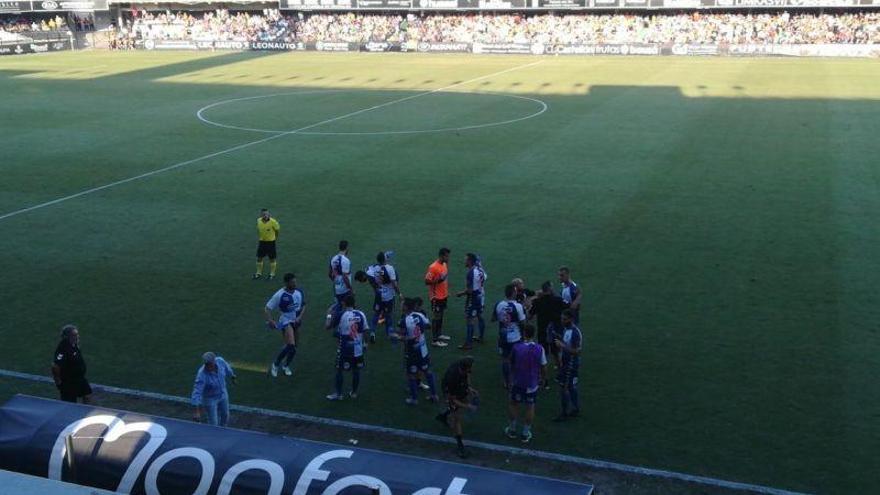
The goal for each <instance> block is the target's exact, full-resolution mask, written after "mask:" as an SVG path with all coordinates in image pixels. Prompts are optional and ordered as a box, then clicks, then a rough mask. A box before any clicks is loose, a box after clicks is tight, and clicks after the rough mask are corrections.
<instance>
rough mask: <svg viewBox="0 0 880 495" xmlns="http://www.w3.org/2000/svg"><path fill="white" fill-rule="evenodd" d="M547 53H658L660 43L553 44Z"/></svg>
mask: <svg viewBox="0 0 880 495" xmlns="http://www.w3.org/2000/svg"><path fill="white" fill-rule="evenodd" d="M548 53H553V54H557V55H660V45H657V44H653V43H623V44H591V45H555V46H553V47H551V48H549V49H548Z"/></svg>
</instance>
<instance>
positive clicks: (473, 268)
mask: <svg viewBox="0 0 880 495" xmlns="http://www.w3.org/2000/svg"><path fill="white" fill-rule="evenodd" d="M464 266H465V268H467V275H466V278H465V289H464V290H463V291H461V292H458V293H457V294H456V297H461V296H467V298H466V300H465V303H464V312H465V318H466V319H467V333H466V335H465V341H464V344H461V345H460V346H458V348H459V349H462V350H465V351H467V350H470V349H472V348H473V342H474V341H477V342H482V341H483V337H484V335H485V333H486V321H485V320H483V306H484V305H485V300H484V296H483V286H484V285H485V284H486V279H487V278H488V277H487V275H486V271H485V270H484V269H483V265H482V263H481V262H480V258H479V257H478V256H477V255H476V254H474V253H467V254H466V255H465V259H464ZM475 326H478V328H479V330H480V336H479V337H474V327H475Z"/></svg>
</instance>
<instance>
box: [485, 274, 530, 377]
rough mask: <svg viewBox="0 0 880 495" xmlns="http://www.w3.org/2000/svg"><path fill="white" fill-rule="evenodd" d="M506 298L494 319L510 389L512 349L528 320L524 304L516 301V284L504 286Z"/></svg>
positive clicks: (493, 314) (497, 309) (502, 369)
mask: <svg viewBox="0 0 880 495" xmlns="http://www.w3.org/2000/svg"><path fill="white" fill-rule="evenodd" d="M504 298H505V299H504V300H503V301H501V302H499V303H498V304H496V305H495V312H494V313H492V321H497V322H498V354H499V355H500V356H501V376H502V379H503V380H504V388H505V389H510V351H511V350H512V349H513V345H514V344H516V343H517V342H519V341H520V340H522V332H521V329H520V325H522V324H523V323H525V321H526V312H525V309H524V308H523V306H522V304H520V303H518V302H517V301H516V286H515V285H513V284H508V285H507V286H506V287H505V288H504Z"/></svg>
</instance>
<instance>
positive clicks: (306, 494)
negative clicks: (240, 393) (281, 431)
mask: <svg viewBox="0 0 880 495" xmlns="http://www.w3.org/2000/svg"><path fill="white" fill-rule="evenodd" d="M67 445H71V446H72V448H71V450H72V461H73V462H72V463H69V461H70V460H71V459H70V458H69V457H68V456H69V454H70V453H68V452H67ZM71 466H72V469H71ZM0 469H6V470H9V471H16V472H20V473H25V474H31V475H35V476H42V477H47V478H49V479H54V480H64V481H69V482H75V483H77V484H80V485H87V486H93V487H96V488H102V489H106V490H115V491H119V492H122V493H132V494H136V495H138V494H147V495H158V494H162V493H164V494H169V493H187V494H189V493H192V494H195V495H215V494H216V495H229V494H230V493H235V494H237V495H238V494H241V495H249V494H254V495H256V494H260V495H263V494H268V495H280V494H282V493H283V494H292V495H361V494H362V495H369V494H375V493H378V494H380V495H402V494H407V495H520V494H521V495H589V494H590V493H591V492H592V487H591V486H589V485H582V484H577V483H569V482H564V481H558V480H552V479H548V478H540V477H535V476H526V475H522V474H517V473H509V472H503V471H495V470H491V469H484V468H479V467H473V466H467V465H462V464H453V463H448V462H442V461H433V460H430V459H424V458H417V457H408V456H403V455H396V454H387V453H384V452H377V451H373V450H366V449H358V448H349V447H342V446H338V445H333V444H327V443H320V442H311V441H305V440H297V439H290V438H284V437H278V436H272V435H266V434H261V433H256V432H250V431H242V430H235V429H229V428H219V427H214V426H207V425H202V424H198V423H190V422H187V421H179V420H174V419H168V418H162V417H155V416H144V415H140V414H135V413H129V412H124V411H116V410H110V409H103V408H97V407H91V406H84V405H78V404H70V403H65V402H59V401H54V400H48V399H38V398H34V397H27V396H22V395H17V396H15V397H13V398H12V399H10V400H9V401H8V402H7V403H6V404H4V405H3V406H2V407H0Z"/></svg>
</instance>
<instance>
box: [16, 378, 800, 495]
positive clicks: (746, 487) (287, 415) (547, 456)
mask: <svg viewBox="0 0 880 495" xmlns="http://www.w3.org/2000/svg"><path fill="white" fill-rule="evenodd" d="M0 376H5V377H10V378H18V379H22V380H30V381H34V382H41V383H53V382H52V379H51V378H49V377H48V376H40V375H32V374H30V373H21V372H19V371H12V370H4V369H0ZM91 386H92V389H94V390H98V391H101V392H106V393H111V394H119V395H128V396H132V397H138V398H146V399H154V400H161V401H166V402H177V403H180V404H187V405H188V404H190V399H188V398H186V397H180V396H176V395H168V394H161V393H158V392H146V391H143V390H134V389H130V388H121V387H113V386H110V385H98V384H95V383H93V384H91ZM230 409H232V410H233V411H236V412H241V413H247V414H259V415H263V416H269V417H275V418H283V419H290V420H294V421H301V422H305V423H313V424H320V425H327V426H333V427H339V428H348V429H352V430H360V431H366V432H370V433H382V434H387V435H393V436H396V437H400V438H401V439H406V438H417V439H419V440H427V441H430V442H439V443H445V444H454V443H455V440H454V439H453V438H451V437H448V436H440V435H432V434H430V433H422V432H418V431H410V430H400V429H397V428H388V427H385V426H376V425H369V424H363V423H353V422H350V421H344V420H340V419H332V418H322V417H319V416H309V415H307V414H298V413H291V412H285V411H276V410H274V409H264V408H261V407H251V406H240V405H236V404H233V405H231V406H230ZM432 421H433V420H432ZM468 445H470V446H472V447H477V448H480V449H484V450H488V451H491V452H497V453H501V454H506V455H516V456H524V457H531V458H535V459H540V460H546V461H558V462H566V463H570V464H577V465H581V466H585V467H590V468H593V469H605V470H611V471H618V472H622V473H626V474H631V475H639V476H651V477H655V478H663V479H668V480H676V481H684V482H688V483H696V484H701V485H706V486H712V487H716V488H724V489H728V490H737V491H742V492H746V493H760V494H764V495H804V494H802V493H799V492H792V491H788V490H782V489H779V488H771V487H767V486H762V485H753V484H750V483H740V482H738V481H727V480H721V479H717V478H710V477H707V476H696V475H692V474H686V473H678V472H675V471H667V470H664V469H653V468H646V467H641V466H631V465H629V464H621V463H618V462H610V461H602V460H599V459H588V458H585V457H577V456H571V455H565V454H558V453H555V452H546V451H542V450H531V449H524V448H519V447H510V446H507V445H497V444H494V443H487V442H472V441H469V442H468Z"/></svg>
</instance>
